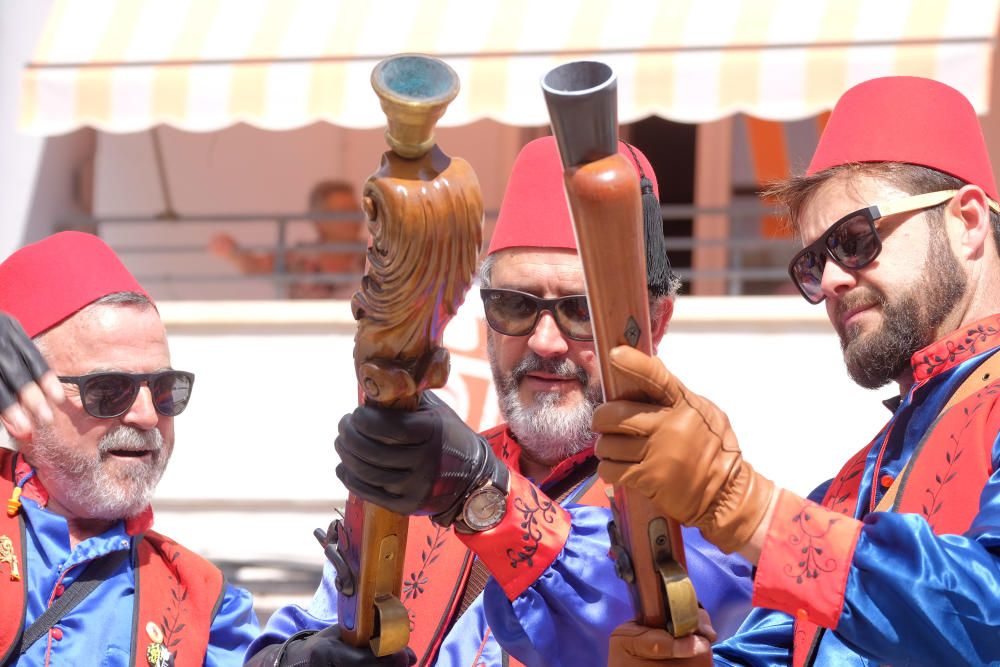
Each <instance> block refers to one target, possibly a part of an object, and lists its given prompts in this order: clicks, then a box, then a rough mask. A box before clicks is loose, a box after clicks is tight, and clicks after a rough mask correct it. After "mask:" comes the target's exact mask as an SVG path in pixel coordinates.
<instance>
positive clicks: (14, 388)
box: [0, 313, 49, 410]
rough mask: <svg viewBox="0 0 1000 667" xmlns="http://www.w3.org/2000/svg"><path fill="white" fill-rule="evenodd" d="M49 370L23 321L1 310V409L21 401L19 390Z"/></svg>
mask: <svg viewBox="0 0 1000 667" xmlns="http://www.w3.org/2000/svg"><path fill="white" fill-rule="evenodd" d="M48 370H49V365H48V364H47V363H45V359H43V358H42V353H41V352H39V351H38V348H37V347H35V344H34V343H33V342H32V341H31V339H30V338H28V335H27V334H26V333H24V329H23V328H21V324H20V322H18V321H17V320H15V319H14V318H13V317H11V316H10V315H8V314H7V313H0V410H6V409H7V408H8V407H10V406H11V405H14V404H15V403H17V402H18V396H17V394H18V392H19V391H20V390H21V389H22V388H23V387H24V386H25V385H27V384H30V383H32V382H37V381H38V380H40V379H41V377H42V375H44V374H45V373H46V371H48Z"/></svg>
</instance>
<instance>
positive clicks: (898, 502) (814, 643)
mask: <svg viewBox="0 0 1000 667" xmlns="http://www.w3.org/2000/svg"><path fill="white" fill-rule="evenodd" d="M993 359H994V360H1000V356H997V355H996V354H994V355H993ZM988 363H989V362H988ZM993 363H995V362H993ZM985 366H986V364H984V365H983V367H981V368H980V369H977V370H976V371H973V377H979V376H982V375H983V372H982V371H983V369H984V368H985ZM994 375H995V374H994ZM989 379H990V378H989V375H987V377H985V378H983V379H982V385H981V386H980V387H979V388H978V390H977V391H972V392H971V393H970V394H969V395H967V396H966V397H965V398H962V399H961V400H959V401H958V402H956V403H955V404H954V405H952V406H951V407H950V408H948V407H946V409H945V410H944V412H943V413H942V414H941V415H940V417H939V418H938V420H937V422H936V423H935V424H934V425H933V426H932V427H931V428H930V429H929V430H928V432H927V433H925V434H924V437H923V440H921V441H920V442H919V443H918V444H917V447H916V449H915V450H914V452H913V455H912V456H911V458H910V461H909V462H908V463H907V465H906V468H905V469H904V471H903V473H902V475H901V477H900V479H899V480H898V484H894V486H895V493H894V494H893V490H892V489H890V491H889V493H887V494H886V498H884V499H883V503H880V504H879V506H878V507H877V508H876V511H888V512H899V513H906V514H920V515H921V516H923V517H924V518H925V519H927V522H928V523H929V524H930V527H931V529H932V530H933V531H934V533H935V534H937V535H944V534H960V533H962V532H964V531H965V530H967V529H968V528H969V526H970V525H971V523H972V520H973V518H975V515H976V512H977V511H978V509H979V495H980V493H981V492H982V489H983V487H984V486H985V485H986V483H987V481H989V478H990V475H991V474H992V473H993V469H992V448H993V442H994V440H995V438H996V435H997V432H998V431H1000V410H997V409H995V408H994V405H995V404H996V402H997V396H998V394H1000V380H998V381H995V382H992V383H990V384H986V382H987V381H988V380H989ZM961 390H962V388H959V390H958V391H961ZM957 393H958V392H956V394H957ZM877 440H878V438H876V441H877ZM873 445H874V442H872V443H869V444H868V445H867V446H866V447H864V448H863V449H862V450H861V451H860V452H858V453H857V454H855V455H854V456H853V457H852V458H851V459H850V460H849V461H848V462H847V464H846V465H845V466H844V467H843V469H842V470H841V471H840V473H839V474H838V475H837V477H835V478H834V480H833V482H832V483H831V484H830V488H829V489H827V492H826V496H825V497H824V498H823V503H822V504H823V505H824V506H825V507H829V508H830V509H833V510H835V511H837V512H840V513H841V514H846V515H848V516H855V510H856V509H857V507H858V503H859V502H867V501H868V499H861V498H859V497H858V494H859V489H860V486H861V478H862V475H863V474H864V470H865V461H866V459H867V457H868V452H869V450H870V449H871V447H872V446H873ZM883 505H885V506H883ZM822 637H823V631H822V630H821V628H820V627H819V626H818V625H816V624H815V623H811V622H810V621H808V620H806V619H802V618H799V619H796V620H795V625H794V630H793V648H792V665H793V667H804V666H805V665H811V664H813V662H814V660H815V659H816V654H817V650H818V648H819V644H820V640H821V639H822Z"/></svg>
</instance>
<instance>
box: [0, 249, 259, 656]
mask: <svg viewBox="0 0 1000 667" xmlns="http://www.w3.org/2000/svg"><path fill="white" fill-rule="evenodd" d="M0 311H2V312H0V422H2V424H3V426H4V428H5V429H6V431H7V433H8V435H9V436H11V438H12V439H13V441H14V444H15V445H16V447H17V450H16V451H12V450H10V449H0V495H2V497H3V498H8V499H9V500H8V501H7V511H6V512H4V513H3V514H2V515H0V664H13V663H17V664H18V665H49V664H67V665H85V664H86V665H89V664H98V663H100V664H149V665H151V666H152V667H161V666H165V665H173V666H175V667H181V666H182V665H187V666H191V667H194V666H196V665H239V664H242V660H243V654H244V652H245V650H246V647H247V646H248V645H249V643H250V641H251V640H252V639H253V638H254V637H255V636H256V635H257V631H258V630H257V618H256V616H255V615H254V612H253V606H252V600H251V598H250V594H249V593H248V592H246V591H244V590H241V589H237V588H234V587H232V586H230V585H228V584H226V583H225V581H224V579H223V576H222V573H221V572H220V571H219V570H218V568H216V567H215V566H213V565H212V564H211V563H209V562H208V561H206V560H204V559H203V558H201V557H200V556H198V555H196V554H194V553H192V552H191V551H188V550H187V549H185V548H184V547H182V546H181V545H179V544H177V543H176V542H173V541H172V540H170V539H169V538H167V537H165V536H163V535H160V534H159V533H156V532H154V531H152V530H151V527H152V524H153V512H152V508H151V507H150V500H151V498H152V496H153V491H154V490H155V489H156V485H157V482H159V480H160V477H161V476H162V475H163V471H164V470H165V469H166V466H167V462H168V461H169V459H170V454H171V452H172V451H173V448H174V417H176V416H177V415H179V414H180V413H181V412H182V411H183V410H184V408H185V407H186V406H187V404H188V400H189V399H190V396H191V388H192V385H193V383H194V375H193V374H191V373H188V372H185V371H179V370H175V369H173V368H172V367H171V364H170V350H169V347H168V345H167V339H166V335H165V332H164V328H163V323H162V321H161V320H160V316H159V313H158V312H157V310H156V306H155V305H154V304H153V302H152V301H151V300H150V298H149V296H148V294H146V292H145V291H144V290H143V289H142V287H141V286H140V285H139V283H138V282H136V280H135V278H134V277H132V275H131V274H130V273H129V272H128V270H127V269H126V268H125V266H124V265H122V263H121V262H120V261H119V259H118V257H117V256H115V254H114V252H113V251H112V250H111V249H110V248H109V247H108V246H107V245H106V244H105V243H104V242H103V241H101V240H100V239H98V238H97V237H95V236H91V235H89V234H81V233H79V232H63V233H60V234H55V235H53V236H50V237H48V238H46V239H44V240H42V241H39V242H38V243H35V244H32V245H29V246H26V247H24V248H22V249H20V250H18V251H17V252H15V253H14V254H13V255H11V256H10V257H9V258H8V259H7V260H6V261H4V262H3V263H2V264H0ZM29 337H30V339H29ZM32 340H33V341H34V342H32ZM50 368H51V370H49V369H50ZM4 568H6V570H7V571H6V572H4V571H3V570H4Z"/></svg>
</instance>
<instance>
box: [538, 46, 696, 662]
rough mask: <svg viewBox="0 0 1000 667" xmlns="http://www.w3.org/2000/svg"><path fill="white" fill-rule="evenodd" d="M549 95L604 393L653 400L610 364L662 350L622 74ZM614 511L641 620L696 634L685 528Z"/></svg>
mask: <svg viewBox="0 0 1000 667" xmlns="http://www.w3.org/2000/svg"><path fill="white" fill-rule="evenodd" d="M542 90H543V91H544V93H545V101H546V104H547V105H548V109H549V117H550V119H551V121H552V130H553V134H554V135H555V137H556V143H557V144H558V146H559V154H560V157H561V158H562V163H563V168H564V170H565V171H564V178H565V185H566V195H567V198H568V199H569V205H570V212H571V214H572V218H573V229H574V231H575V233H576V239H577V247H578V248H579V251H580V259H581V261H582V262H583V272H584V280H585V282H586V286H587V301H588V303H589V307H590V316H591V320H592V322H593V329H594V346H595V348H596V351H597V357H598V362H599V366H600V371H601V382H602V384H603V386H604V396H605V398H606V399H607V400H638V401H643V400H648V399H647V397H646V396H645V395H644V394H643V393H642V392H641V391H640V390H639V389H638V387H637V386H636V385H635V384H634V383H633V382H631V381H630V380H629V379H628V378H627V377H623V376H621V375H618V374H615V373H613V372H612V370H611V367H610V365H609V363H608V353H609V352H610V351H611V349H612V348H613V347H615V346H617V345H631V346H632V347H634V348H637V349H639V350H641V351H642V352H645V353H646V354H649V355H652V354H653V341H652V336H651V333H650V328H651V324H650V318H649V298H648V295H647V289H646V270H645V267H646V250H645V245H644V242H643V212H642V195H641V193H640V189H639V178H638V177H637V176H636V170H635V169H634V168H633V166H632V164H631V162H630V161H629V160H628V158H626V157H625V156H623V155H621V154H619V152H618V110H617V80H616V77H615V74H614V72H613V71H612V70H611V68H610V67H608V66H607V65H605V64H604V63H599V62H588V61H578V62H572V63H567V64H565V65H561V66H559V67H557V68H555V69H553V70H551V71H550V72H549V73H548V74H546V75H545V76H544V77H543V79H542ZM661 233H662V232H661ZM612 512H613V515H614V521H613V522H612V523H611V524H609V526H608V530H609V532H610V533H611V544H612V556H613V558H614V559H615V570H616V571H617V572H618V576H620V577H621V578H622V579H624V580H625V581H626V582H627V583H628V584H629V588H630V590H631V592H632V598H633V602H634V604H635V608H636V621H637V622H639V623H641V624H642V625H646V626H649V627H659V628H666V629H667V630H669V631H670V632H671V633H672V634H673V635H675V636H678V637H679V636H684V635H688V634H691V633H692V632H694V630H695V629H696V628H697V623H698V600H697V598H696V596H695V591H694V587H693V586H692V584H691V580H690V579H689V578H688V576H687V571H686V569H685V560H684V544H683V541H682V537H681V531H680V526H679V525H677V524H676V523H675V522H674V521H672V520H670V519H668V518H666V517H663V516H659V515H657V514H656V512H655V510H653V508H652V506H651V504H650V503H649V502H648V500H646V499H645V498H643V497H642V496H640V495H639V494H637V493H634V492H631V491H628V490H626V489H624V488H620V487H619V488H615V489H614V495H613V496H612ZM609 664H614V656H611V657H610V660H609Z"/></svg>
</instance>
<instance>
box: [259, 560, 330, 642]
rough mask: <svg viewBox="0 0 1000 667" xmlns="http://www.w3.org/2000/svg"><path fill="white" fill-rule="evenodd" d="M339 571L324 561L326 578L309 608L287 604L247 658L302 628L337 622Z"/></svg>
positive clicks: (270, 622)
mask: <svg viewBox="0 0 1000 667" xmlns="http://www.w3.org/2000/svg"><path fill="white" fill-rule="evenodd" d="M336 577H337V573H336V572H335V571H334V569H333V566H332V565H331V564H330V563H329V562H328V561H324V564H323V580H322V581H321V582H320V585H319V588H317V589H316V593H315V594H314V595H313V599H312V602H311V603H310V605H309V608H308V609H303V608H302V607H300V606H299V605H297V604H290V605H286V606H284V607H282V608H280V609H278V610H277V611H275V612H274V613H273V614H271V618H269V619H268V620H267V625H265V626H264V631H263V632H261V633H260V636H259V637H257V639H255V640H254V641H253V643H252V644H251V645H250V648H249V649H247V652H246V658H250V657H251V656H253V655H256V654H257V653H258V652H259V651H260V650H261V649H262V648H264V647H267V646H271V645H272V644H282V643H284V641H285V640H286V639H288V638H289V637H291V636H292V635H294V634H295V633H296V632H299V631H300V630H322V629H323V628H326V627H329V626H331V625H333V624H334V623H336V622H337V589H336V588H335V587H334V583H333V582H334V581H335V580H336Z"/></svg>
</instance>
